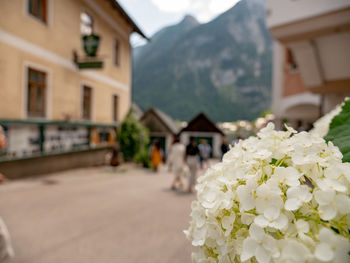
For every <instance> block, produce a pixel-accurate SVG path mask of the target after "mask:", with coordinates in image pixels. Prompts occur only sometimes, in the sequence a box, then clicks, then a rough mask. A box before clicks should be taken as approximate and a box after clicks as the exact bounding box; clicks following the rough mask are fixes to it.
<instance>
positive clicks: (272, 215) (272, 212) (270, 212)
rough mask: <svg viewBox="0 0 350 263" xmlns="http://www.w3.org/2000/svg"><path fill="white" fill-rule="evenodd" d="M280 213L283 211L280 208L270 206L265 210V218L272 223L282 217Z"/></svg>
mask: <svg viewBox="0 0 350 263" xmlns="http://www.w3.org/2000/svg"><path fill="white" fill-rule="evenodd" d="M280 212H281V210H280V209H279V208H278V207H275V206H270V207H268V208H266V209H265V211H264V216H265V217H266V218H267V219H268V220H270V221H271V220H275V219H277V218H278V216H279V215H280Z"/></svg>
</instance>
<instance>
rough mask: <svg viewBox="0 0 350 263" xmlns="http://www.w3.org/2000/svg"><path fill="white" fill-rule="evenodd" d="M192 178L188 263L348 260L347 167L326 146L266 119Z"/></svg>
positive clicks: (349, 200) (349, 178) (333, 148)
mask: <svg viewBox="0 0 350 263" xmlns="http://www.w3.org/2000/svg"><path fill="white" fill-rule="evenodd" d="M198 182H199V184H198V185H197V187H196V190H197V201H194V202H193V203H192V206H191V208H192V213H191V217H192V221H191V224H190V227H189V229H188V230H186V231H185V234H186V236H187V238H188V239H189V240H191V242H192V245H193V246H195V247H196V252H194V253H193V255H192V261H193V262H201V263H204V262H205V263H207V262H219V263H220V262H225V263H226V262H259V263H265V262H266V263H267V262H272V263H274V262H276V263H280V262H283V263H284V262H286V263H287V262H288V263H291V262H305V263H306V262H350V258H349V255H348V252H349V239H350V234H349V229H350V196H349V195H350V164H348V163H342V154H341V153H340V152H339V149H338V148H337V147H336V146H334V145H333V144H332V143H328V144H327V143H326V142H325V141H324V140H323V139H322V138H320V137H318V136H316V135H311V134H309V133H306V132H301V133H296V131H294V130H293V129H291V128H288V127H287V131H285V132H283V131H275V130H274V125H273V124H271V123H270V124H268V125H267V127H265V128H264V129H262V130H261V131H260V132H259V133H258V135H257V137H250V138H248V139H247V140H243V141H240V142H239V143H238V144H236V146H235V147H233V148H232V149H231V150H230V151H229V152H228V153H227V154H225V156H224V158H223V161H222V162H221V163H219V164H217V165H215V166H214V167H212V168H211V169H208V171H207V172H206V174H205V176H202V177H201V178H199V180H198Z"/></svg>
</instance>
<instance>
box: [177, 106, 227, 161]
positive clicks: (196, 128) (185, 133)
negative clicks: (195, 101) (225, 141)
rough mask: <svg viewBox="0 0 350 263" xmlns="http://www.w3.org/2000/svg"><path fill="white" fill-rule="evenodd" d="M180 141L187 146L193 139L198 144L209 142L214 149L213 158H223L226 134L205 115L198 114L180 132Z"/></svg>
mask: <svg viewBox="0 0 350 263" xmlns="http://www.w3.org/2000/svg"><path fill="white" fill-rule="evenodd" d="M179 136H180V140H181V142H182V143H183V144H185V145H187V144H188V143H189V141H190V138H191V137H194V138H195V139H196V142H197V144H199V143H200V141H201V140H202V139H204V140H207V142H208V144H209V145H210V146H211V148H212V157H216V158H220V157H221V150H220V146H221V142H222V138H223V137H224V136H225V135H224V133H223V132H222V131H221V130H220V129H219V128H218V127H217V126H216V125H215V124H214V123H213V122H212V121H211V120H210V119H209V118H208V117H207V116H206V115H205V114H204V113H200V114H198V115H197V116H196V117H195V118H194V119H192V120H191V121H190V122H189V123H188V124H187V126H186V127H185V128H183V129H182V130H181V131H180V132H179Z"/></svg>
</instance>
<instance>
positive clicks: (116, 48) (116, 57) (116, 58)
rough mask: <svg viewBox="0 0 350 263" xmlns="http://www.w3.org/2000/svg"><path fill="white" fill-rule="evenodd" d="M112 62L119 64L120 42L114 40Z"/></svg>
mask: <svg viewBox="0 0 350 263" xmlns="http://www.w3.org/2000/svg"><path fill="white" fill-rule="evenodd" d="M114 64H115V65H117V66H119V65H120V42H119V40H116V41H115V43H114Z"/></svg>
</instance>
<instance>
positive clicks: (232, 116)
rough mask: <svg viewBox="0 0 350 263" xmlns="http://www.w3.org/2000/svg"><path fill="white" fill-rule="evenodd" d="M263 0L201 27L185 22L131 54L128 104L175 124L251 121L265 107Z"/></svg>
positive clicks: (267, 45)
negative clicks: (204, 119) (206, 119)
mask: <svg viewBox="0 0 350 263" xmlns="http://www.w3.org/2000/svg"><path fill="white" fill-rule="evenodd" d="M264 2H265V1H263V0H242V1H240V2H239V3H238V4H236V5H235V6H234V7H233V8H231V9H230V10H228V11H226V12H225V13H223V14H221V15H220V16H218V17H217V18H216V19H214V20H212V21H211V22H209V23H206V24H199V23H198V22H197V21H196V20H195V19H194V18H193V17H191V16H186V17H185V18H184V19H183V21H182V22H180V23H179V24H177V25H174V26H171V27H166V28H164V29H162V30H160V31H159V32H158V33H156V34H155V35H154V36H153V37H152V41H151V42H150V43H148V44H146V45H145V46H142V47H139V48H137V49H136V50H135V52H134V74H133V99H134V101H135V102H136V103H137V104H139V105H140V106H141V107H143V108H148V107H150V106H154V107H158V108H160V109H161V110H163V111H164V112H166V113H167V114H169V115H171V116H172V117H173V118H175V119H180V120H189V119H190V118H192V117H193V116H194V115H195V114H197V113H198V112H200V111H203V112H205V113H206V114H208V115H209V116H210V117H211V118H212V119H214V120H215V121H233V120H237V119H254V118H256V117H257V116H258V115H259V114H260V113H261V112H262V111H263V110H265V109H268V108H269V107H270V94H271V63H272V62H271V60H272V52H271V47H272V44H271V42H272V41H271V39H270V36H269V33H268V31H267V29H266V26H265V6H264Z"/></svg>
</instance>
